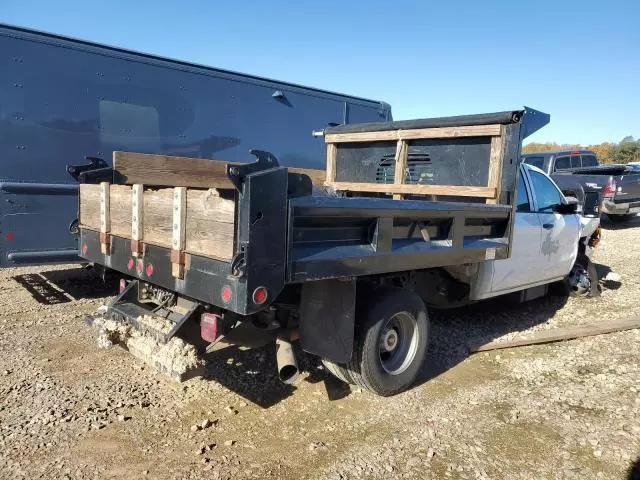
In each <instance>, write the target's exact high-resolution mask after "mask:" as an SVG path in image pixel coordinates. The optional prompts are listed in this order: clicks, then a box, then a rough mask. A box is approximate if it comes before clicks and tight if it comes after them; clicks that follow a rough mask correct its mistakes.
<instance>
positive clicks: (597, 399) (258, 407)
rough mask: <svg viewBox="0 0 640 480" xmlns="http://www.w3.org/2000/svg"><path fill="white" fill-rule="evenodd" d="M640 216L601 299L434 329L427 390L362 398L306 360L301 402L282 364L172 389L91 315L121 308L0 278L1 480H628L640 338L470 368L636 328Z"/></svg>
mask: <svg viewBox="0 0 640 480" xmlns="http://www.w3.org/2000/svg"><path fill="white" fill-rule="evenodd" d="M638 261H640V218H636V219H635V220H634V222H632V223H631V224H630V225H626V226H623V227H614V226H611V225H605V231H604V238H603V241H602V244H601V247H600V248H599V249H598V250H597V253H596V262H597V263H598V264H599V269H600V271H601V273H603V274H604V273H606V272H607V271H609V270H612V271H614V272H616V273H617V274H619V276H620V281H619V282H607V283H606V284H605V285H603V292H602V296H601V297H599V298H596V299H591V300H574V299H569V300H567V299H562V298H557V297H556V298H546V299H542V300H537V301H534V302H532V303H529V304H526V305H508V304H506V302H504V301H503V300H498V301H492V302H487V303H485V304H481V305H477V306H474V307H470V308H466V309H463V310H457V311H449V312H439V313H432V318H431V320H432V339H431V350H430V354H429V358H428V361H427V363H426V364H425V368H424V373H423V376H422V379H421V381H420V382H419V384H418V385H417V386H416V387H415V388H413V389H412V390H410V391H408V392H406V393H404V394H402V395H398V396H396V397H393V398H379V397H375V396H373V395H371V394H369V393H366V392H362V391H360V390H358V389H353V390H349V389H347V388H346V387H345V386H343V385H341V384H339V383H337V382H335V381H332V380H331V379H330V378H328V377H327V376H326V375H325V373H324V372H323V371H322V369H321V368H320V367H319V366H318V364H317V363H316V362H315V361H313V360H312V359H309V358H303V359H302V363H303V364H304V365H305V367H306V368H307V370H308V372H307V373H305V375H303V378H302V379H301V380H299V381H298V383H297V384H296V385H294V386H292V387H290V386H285V385H282V384H280V383H279V382H278V380H277V378H276V375H275V359H274V352H273V349H272V348H265V349H259V350H245V349H239V348H235V347H229V348H226V349H223V350H219V351H217V352H214V353H212V354H211V355H210V358H209V366H208V369H207V373H206V375H205V377H204V378H196V379H192V380H189V381H188V382H185V383H183V384H177V383H174V382H172V381H170V380H168V379H165V378H164V377H162V376H159V375H157V374H156V373H155V372H154V371H152V370H151V369H149V368H148V367H146V366H144V365H143V364H142V363H141V362H139V361H138V360H136V359H135V358H134V357H132V356H131V355H130V354H128V353H127V352H126V351H124V350H123V349H120V348H118V347H114V348H110V349H97V348H96V347H95V337H94V336H93V334H92V332H91V331H90V330H89V329H88V328H87V327H85V325H84V323H83V317H84V315H85V314H87V313H91V312H93V311H95V310H96V309H97V308H98V307H99V306H100V305H101V304H102V303H103V302H104V301H105V300H106V299H107V298H108V296H109V295H110V292H109V291H108V290H107V289H106V288H105V289H96V283H95V277H94V276H93V274H92V273H91V272H89V271H84V270H81V269H79V268H76V267H59V268H51V267H47V268H44V269H35V268H22V269H13V270H5V271H2V272H0V304H1V305H2V309H1V313H0V326H1V327H2V330H1V332H2V333H0V352H1V353H2V355H0V477H1V478H11V479H13V478H24V479H35V478H210V479H230V478H234V479H235V478H256V479H265V478H274V479H275V478H278V479H280V478H283V479H298V478H304V479H324V478H327V479H336V480H337V479H360V478H362V479H365V478H366V479H369V478H420V479H423V478H469V479H476V478H480V479H484V478H497V479H503V478H506V479H511V478H514V479H520V478H526V479H530V478H536V479H546V478H549V479H564V478H580V479H591V478H611V479H620V478H626V476H627V473H628V471H629V468H630V467H631V465H632V463H633V462H634V461H635V460H637V459H638V458H639V457H640V394H639V393H638V391H639V390H640V367H639V365H640V350H639V349H638V347H637V346H638V344H639V342H640V330H631V331H627V332H620V333H614V334H610V335H602V336H598V337H592V338H586V339H580V340H574V341H570V342H565V343H558V344H552V345H538V346H530V347H523V348H517V349H510V350H503V351H497V352H487V353H481V354H477V355H473V356H469V354H468V346H469V345H475V344H478V343H483V342H486V341H490V340H495V339H509V338H513V337H516V336H523V337H526V336H527V335H529V334H531V333H532V332H533V331H536V330H541V329H554V328H558V327H565V326H569V325H579V324H584V323H592V322H596V321H605V322H606V321H608V320H612V319H617V318H629V317H632V316H637V315H640V302H638V295H639V294H640V280H638V275H637V272H638V267H637V263H638Z"/></svg>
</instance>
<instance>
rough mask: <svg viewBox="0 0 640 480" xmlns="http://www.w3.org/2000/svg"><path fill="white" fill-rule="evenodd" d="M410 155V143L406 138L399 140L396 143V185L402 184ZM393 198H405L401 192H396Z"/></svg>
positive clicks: (394, 176) (394, 178)
mask: <svg viewBox="0 0 640 480" xmlns="http://www.w3.org/2000/svg"><path fill="white" fill-rule="evenodd" d="M408 156H409V145H408V144H407V142H405V141H404V140H398V144H397V145H396V157H395V163H396V165H395V170H394V175H393V183H394V185H402V184H403V183H404V178H405V176H406V173H407V158H408ZM393 198H394V199H396V200H400V199H402V198H404V195H403V194H401V193H394V194H393Z"/></svg>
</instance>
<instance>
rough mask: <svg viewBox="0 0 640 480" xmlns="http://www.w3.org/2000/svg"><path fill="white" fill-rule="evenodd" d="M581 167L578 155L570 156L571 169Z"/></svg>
mask: <svg viewBox="0 0 640 480" xmlns="http://www.w3.org/2000/svg"><path fill="white" fill-rule="evenodd" d="M580 167H582V162H581V161H580V155H571V168H580Z"/></svg>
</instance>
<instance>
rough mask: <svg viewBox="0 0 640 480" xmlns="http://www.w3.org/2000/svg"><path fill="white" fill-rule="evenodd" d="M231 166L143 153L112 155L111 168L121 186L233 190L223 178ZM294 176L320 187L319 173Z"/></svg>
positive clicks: (322, 174)
mask: <svg viewBox="0 0 640 480" xmlns="http://www.w3.org/2000/svg"><path fill="white" fill-rule="evenodd" d="M230 163H233V162H225V161H222V160H208V159H203V158H190V157H177V156H170V155H151V154H146V153H133V152H117V151H116V152H113V168H114V170H116V171H117V172H118V173H119V174H120V177H121V178H120V180H121V181H122V183H126V184H133V183H143V184H145V185H154V186H168V187H195V188H219V189H233V188H235V187H234V185H233V184H232V183H231V180H229V178H228V177H227V173H226V165H227V164H230ZM289 170H290V171H291V172H294V173H304V174H306V175H309V177H310V178H311V181H312V182H314V183H317V184H318V185H322V183H324V179H325V172H324V171H323V170H316V169H307V168H295V167H290V168H289Z"/></svg>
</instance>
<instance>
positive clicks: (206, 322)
mask: <svg viewBox="0 0 640 480" xmlns="http://www.w3.org/2000/svg"><path fill="white" fill-rule="evenodd" d="M200 336H201V337H202V339H203V340H204V341H206V342H209V343H211V342H213V341H214V340H215V339H216V338H218V316H217V315H215V314H213V313H203V314H202V315H201V316H200Z"/></svg>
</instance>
